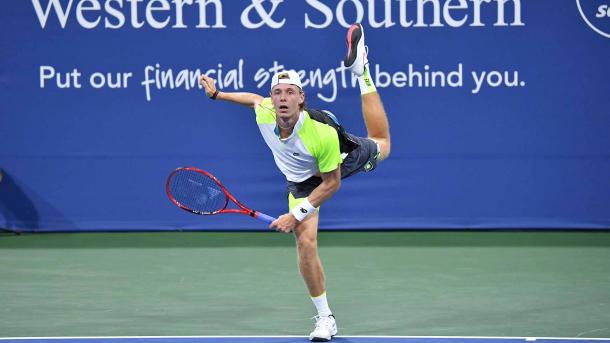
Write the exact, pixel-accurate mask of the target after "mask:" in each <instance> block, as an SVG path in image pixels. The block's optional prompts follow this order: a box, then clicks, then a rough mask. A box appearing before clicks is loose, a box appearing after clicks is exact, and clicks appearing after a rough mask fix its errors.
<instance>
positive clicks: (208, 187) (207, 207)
mask: <svg viewBox="0 0 610 343" xmlns="http://www.w3.org/2000/svg"><path fill="white" fill-rule="evenodd" d="M165 192H167V196H168V197H169V200H171V201H172V202H173V203H174V205H176V206H178V207H180V208H181V209H183V210H185V211H188V212H191V213H194V214H200V215H211V214H219V213H240V214H245V215H248V216H250V217H252V218H256V219H258V220H262V221H264V222H266V223H268V224H271V222H273V221H274V220H275V219H276V218H273V217H271V216H268V215H266V214H264V213H261V212H258V211H254V210H252V209H250V208H248V207H246V206H245V205H243V204H242V203H240V202H239V201H237V199H235V197H234V196H233V195H231V193H229V191H228V190H227V189H226V188H225V186H223V185H222V183H220V181H218V179H217V178H216V177H214V175H212V174H210V173H208V172H206V171H205V170H201V169H198V168H195V167H184V168H178V169H176V170H174V171H173V172H172V173H171V174H169V176H168V177H167V183H166V184H165ZM229 200H231V201H233V202H234V203H235V204H236V205H237V206H238V207H239V208H238V209H237V208H227V205H229Z"/></svg>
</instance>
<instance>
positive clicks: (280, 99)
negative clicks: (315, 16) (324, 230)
mask: <svg viewBox="0 0 610 343" xmlns="http://www.w3.org/2000/svg"><path fill="white" fill-rule="evenodd" d="M347 46H348V50H347V56H346V57H345V59H344V61H343V63H344V65H345V66H346V67H347V68H348V69H349V70H350V71H351V72H352V73H354V74H355V75H356V76H357V77H358V84H359V85H360V92H361V94H362V96H361V99H362V113H363V116H364V123H365V125H366V128H367V131H368V137H367V138H363V137H356V136H354V135H351V134H349V133H347V132H345V130H344V129H343V128H342V127H341V126H340V125H339V124H338V122H337V120H336V118H335V116H334V115H332V114H331V113H330V112H328V111H320V110H315V109H310V108H305V105H304V103H305V94H304V93H303V90H302V86H301V80H300V78H299V75H298V74H297V73H296V72H295V71H292V70H289V71H283V72H280V73H277V74H275V75H274V76H273V78H272V81H271V94H270V95H271V96H270V98H264V97H262V96H260V95H257V94H252V93H235V92H233V93H227V92H220V91H219V90H218V89H216V85H215V83H216V81H215V80H214V79H213V78H211V77H208V76H206V75H201V80H200V82H201V85H202V86H203V88H204V89H205V93H206V95H207V96H208V97H210V98H211V99H215V100H226V101H230V102H234V103H237V104H241V105H245V106H248V107H251V108H253V109H254V111H255V113H256V122H257V124H258V127H259V129H260V131H261V134H262V136H263V138H264V140H265V142H266V143H267V145H268V146H269V148H270V149H271V152H272V153H273V157H274V159H275V163H276V164H277V166H278V168H279V169H280V170H281V172H282V173H283V174H284V175H285V176H286V179H287V183H288V205H289V209H290V212H289V213H286V214H284V215H282V216H280V217H279V218H278V219H277V220H276V221H274V222H273V223H271V225H270V228H273V229H276V230H277V231H282V232H291V231H294V233H295V236H296V241H297V252H298V262H299V270H300V272H301V275H302V276H303V279H304V280H305V283H306V285H307V288H308V289H309V294H310V296H311V300H312V301H313V303H314V305H315V306H316V309H317V311H318V315H317V316H316V326H315V329H314V330H313V332H311V334H310V335H309V339H310V340H311V341H317V342H320V341H329V340H331V339H332V337H333V336H334V335H336V334H337V325H336V322H335V317H334V316H333V314H332V312H331V310H330V308H329V306H328V301H327V299H326V290H325V284H324V270H323V268H322V264H321V262H320V258H319V257H318V247H317V246H318V244H317V233H318V211H317V210H316V209H317V208H318V207H319V206H320V205H321V204H322V203H323V202H324V201H326V200H328V199H329V198H330V197H331V196H332V195H333V194H334V193H335V192H336V191H337V190H338V189H339V186H340V185H341V179H342V178H346V177H348V176H350V175H352V174H354V173H357V172H360V171H365V172H369V171H372V170H373V169H374V168H375V167H376V165H377V162H379V161H381V160H383V159H385V158H387V157H388V155H389V154H390V131H389V125H388V119H387V116H386V113H385V110H384V108H383V104H382V103H381V98H380V97H379V94H378V93H377V91H376V89H375V85H374V84H373V78H372V77H371V73H370V70H369V68H368V64H369V63H368V58H367V48H366V47H365V45H364V32H363V30H362V26H361V25H360V24H354V25H352V26H351V27H350V28H349V30H348V33H347Z"/></svg>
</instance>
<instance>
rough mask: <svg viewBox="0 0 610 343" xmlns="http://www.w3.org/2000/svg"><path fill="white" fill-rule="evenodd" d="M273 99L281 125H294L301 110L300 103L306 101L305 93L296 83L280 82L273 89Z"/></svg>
mask: <svg viewBox="0 0 610 343" xmlns="http://www.w3.org/2000/svg"><path fill="white" fill-rule="evenodd" d="M271 101H272V102H273V107H275V113H276V114H277V119H278V123H279V124H280V126H281V127H285V126H286V125H289V126H294V124H296V122H297V120H298V118H299V113H300V112H301V109H300V107H299V105H300V104H302V103H303V102H304V101H305V95H304V94H303V92H301V90H300V89H299V87H297V86H295V85H289V84H284V83H280V84H279V85H276V86H275V87H273V89H272V90H271ZM280 121H282V122H283V123H280ZM282 124H285V125H282Z"/></svg>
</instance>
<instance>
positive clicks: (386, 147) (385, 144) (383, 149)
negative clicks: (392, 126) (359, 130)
mask: <svg viewBox="0 0 610 343" xmlns="http://www.w3.org/2000/svg"><path fill="white" fill-rule="evenodd" d="M369 138H370V139H372V140H373V141H375V142H376V143H377V144H378V145H379V161H383V160H385V159H386V158H388V157H389V156H390V151H391V145H392V144H391V141H390V138H389V137H388V138H378V137H369Z"/></svg>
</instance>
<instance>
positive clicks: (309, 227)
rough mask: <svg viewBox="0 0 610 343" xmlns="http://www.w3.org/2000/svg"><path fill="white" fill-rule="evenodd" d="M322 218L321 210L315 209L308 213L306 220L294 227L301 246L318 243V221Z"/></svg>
mask: <svg viewBox="0 0 610 343" xmlns="http://www.w3.org/2000/svg"><path fill="white" fill-rule="evenodd" d="M319 219H320V212H319V211H315V212H314V213H312V214H310V215H308V216H307V217H306V218H305V220H303V221H302V222H300V223H299V224H298V225H297V226H296V227H295V228H294V235H295V237H296V240H297V244H299V246H304V247H305V246H310V245H312V244H313V245H315V244H317V240H318V222H319Z"/></svg>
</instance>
